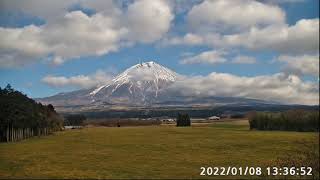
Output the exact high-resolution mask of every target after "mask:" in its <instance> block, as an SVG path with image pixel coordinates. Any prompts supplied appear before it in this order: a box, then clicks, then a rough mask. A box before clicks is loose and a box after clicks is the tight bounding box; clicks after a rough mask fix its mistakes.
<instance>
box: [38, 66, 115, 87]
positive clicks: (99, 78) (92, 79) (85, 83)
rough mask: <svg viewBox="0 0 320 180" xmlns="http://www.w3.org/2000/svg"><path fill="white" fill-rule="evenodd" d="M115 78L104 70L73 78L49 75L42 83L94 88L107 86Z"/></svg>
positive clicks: (55, 85)
mask: <svg viewBox="0 0 320 180" xmlns="http://www.w3.org/2000/svg"><path fill="white" fill-rule="evenodd" d="M112 78H113V76H112V75H111V74H109V73H106V72H104V71H102V70H98V71H96V72H95V73H94V74H91V75H88V76H86V75H77V76H72V77H65V76H53V75H48V76H45V77H44V78H42V80H41V81H42V82H44V83H46V84H48V85H49V86H52V87H66V86H69V87H70V86H71V87H77V88H92V87H95V86H98V85H103V84H107V83H109V82H110V81H111V80H112Z"/></svg>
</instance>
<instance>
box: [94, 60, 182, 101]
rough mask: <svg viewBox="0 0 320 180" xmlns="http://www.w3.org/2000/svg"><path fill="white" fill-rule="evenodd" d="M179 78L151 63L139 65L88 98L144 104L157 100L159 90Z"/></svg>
mask: <svg viewBox="0 0 320 180" xmlns="http://www.w3.org/2000/svg"><path fill="white" fill-rule="evenodd" d="M179 76H180V75H179V74H177V73H175V72H174V71H172V70H170V69H168V68H166V67H163V66H161V65H160V64H157V63H155V62H153V61H150V62H144V63H139V64H136V65H134V66H132V67H130V68H128V69H126V70H125V71H124V72H123V73H121V74H119V75H118V76H116V77H115V78H114V79H113V80H112V82H111V83H109V84H106V85H103V86H100V87H97V88H96V89H94V90H93V91H91V92H90V93H89V96H91V97H92V99H94V100H104V101H113V100H117V101H118V100H120V101H122V102H133V103H145V102H147V101H150V100H152V99H154V98H157V97H158V95H159V93H161V90H162V89H164V88H166V87H167V86H169V85H170V84H172V83H173V82H174V81H175V80H176V79H177V78H178V77H179ZM115 98H117V99H115Z"/></svg>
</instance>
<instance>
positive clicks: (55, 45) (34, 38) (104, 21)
mask: <svg viewBox="0 0 320 180" xmlns="http://www.w3.org/2000/svg"><path fill="white" fill-rule="evenodd" d="M80 2H82V1H80ZM98 2H100V3H98ZM110 3H112V1H110V2H105V3H104V5H105V4H110ZM82 4H83V5H87V6H90V7H93V8H97V9H98V10H100V8H98V5H101V6H103V2H101V1H97V2H95V3H89V2H85V1H84V2H82ZM103 7H104V6H103ZM57 11H58V10H57ZM59 12H60V11H59ZM62 14H63V16H61V15H56V16H55V17H56V18H54V19H50V20H49V21H48V22H47V23H46V24H44V25H41V26H35V25H29V26H25V27H21V28H3V27H0V41H1V44H0V53H1V56H0V58H1V60H0V67H13V66H21V65H24V64H29V63H31V62H38V61H39V60H41V59H43V58H46V57H51V58H52V60H51V62H52V63H53V64H61V63H64V62H65V61H66V60H70V59H75V58H79V57H83V56H100V55H104V54H107V53H110V52H114V51H117V50H118V49H119V48H121V47H124V46H130V45H132V44H134V43H135V42H142V43H150V42H154V41H156V40H158V39H160V38H161V37H162V36H163V35H164V34H165V33H166V32H167V31H168V30H169V28H170V23H171V21H172V19H173V17H174V15H173V14H172V13H171V9H170V7H169V5H168V4H167V3H166V1H163V0H155V1H145V0H140V1H135V2H134V3H131V4H129V5H128V10H127V12H125V10H124V9H119V8H118V7H117V6H114V5H112V4H111V5H110V7H108V8H105V9H103V10H102V9H101V11H100V12H96V13H95V14H93V15H91V16H89V15H87V14H85V13H84V12H82V11H72V12H64V13H62Z"/></svg>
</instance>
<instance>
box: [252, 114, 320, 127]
mask: <svg viewBox="0 0 320 180" xmlns="http://www.w3.org/2000/svg"><path fill="white" fill-rule="evenodd" d="M249 123H250V129H257V130H284V131H319V111H317V110H299V109H297V110H288V111H284V112H252V113H250V114H249Z"/></svg>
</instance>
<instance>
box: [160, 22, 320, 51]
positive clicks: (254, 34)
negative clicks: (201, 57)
mask: <svg viewBox="0 0 320 180" xmlns="http://www.w3.org/2000/svg"><path fill="white" fill-rule="evenodd" d="M187 37H192V38H187ZM190 39H191V40H190ZM162 45H205V46H209V47H219V48H234V47H241V48H246V49H249V50H254V51H256V50H261V51H265V50H267V51H276V52H279V53H286V54H310V53H316V52H318V51H319V19H301V20H299V21H298V22H296V24H294V25H292V26H289V25H287V24H278V25H269V26H266V27H263V28H258V27H256V26H253V27H251V28H250V29H249V30H247V31H242V32H239V33H231V34H227V35H224V34H220V33H216V32H206V33H197V32H195V33H187V34H186V35H184V36H182V37H169V38H168V37H167V38H165V39H164V40H163V41H162Z"/></svg>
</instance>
